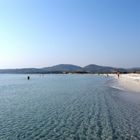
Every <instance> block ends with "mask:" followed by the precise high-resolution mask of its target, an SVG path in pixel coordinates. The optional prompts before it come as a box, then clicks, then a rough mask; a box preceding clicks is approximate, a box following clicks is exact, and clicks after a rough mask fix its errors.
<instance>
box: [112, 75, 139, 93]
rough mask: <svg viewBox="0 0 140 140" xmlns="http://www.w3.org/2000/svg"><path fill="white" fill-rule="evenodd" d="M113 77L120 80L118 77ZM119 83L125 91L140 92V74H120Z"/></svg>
mask: <svg viewBox="0 0 140 140" xmlns="http://www.w3.org/2000/svg"><path fill="white" fill-rule="evenodd" d="M112 76H113V77H114V78H116V79H118V77H117V75H112ZM118 83H119V84H120V86H122V87H124V88H125V89H128V90H131V91H135V92H140V74H120V78H119V79H118Z"/></svg>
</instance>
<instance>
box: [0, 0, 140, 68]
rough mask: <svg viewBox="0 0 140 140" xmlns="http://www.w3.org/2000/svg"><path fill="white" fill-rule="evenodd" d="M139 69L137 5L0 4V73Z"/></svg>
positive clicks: (83, 0) (82, 0) (122, 1)
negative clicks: (70, 66)
mask: <svg viewBox="0 0 140 140" xmlns="http://www.w3.org/2000/svg"><path fill="white" fill-rule="evenodd" d="M60 63H61V64H62V63H68V64H76V65H80V66H85V65H87V64H91V63H92V64H99V65H110V66H117V67H140V0H0V68H21V67H46V66H52V65H55V64H60Z"/></svg>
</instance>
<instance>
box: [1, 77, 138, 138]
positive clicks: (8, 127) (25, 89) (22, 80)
mask: <svg viewBox="0 0 140 140" xmlns="http://www.w3.org/2000/svg"><path fill="white" fill-rule="evenodd" d="M26 77H27V75H0V140H140V94H138V93H129V92H127V91H123V90H119V89H117V88H114V87H115V86H114V85H113V84H115V81H114V80H113V79H112V78H110V77H103V76H93V75H45V76H42V75H31V80H29V81H28V80H27V79H26ZM112 85H113V86H112Z"/></svg>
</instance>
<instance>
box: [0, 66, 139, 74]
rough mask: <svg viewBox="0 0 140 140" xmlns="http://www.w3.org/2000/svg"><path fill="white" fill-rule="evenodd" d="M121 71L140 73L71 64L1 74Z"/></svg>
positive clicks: (131, 70)
mask: <svg viewBox="0 0 140 140" xmlns="http://www.w3.org/2000/svg"><path fill="white" fill-rule="evenodd" d="M117 71H120V72H121V73H130V72H136V73H140V68H131V69H124V68H114V67H109V66H99V65H95V64H90V65H87V66H85V67H80V66H76V65H70V64H60V65H55V66H52V67H45V68H40V69H39V68H38V69H37V68H23V69H0V73H1V74H4V73H5V74H6V73H8V74H39V73H40V74H47V73H69V72H70V73H114V72H117Z"/></svg>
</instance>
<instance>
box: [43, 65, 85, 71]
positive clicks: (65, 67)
mask: <svg viewBox="0 0 140 140" xmlns="http://www.w3.org/2000/svg"><path fill="white" fill-rule="evenodd" d="M42 70H43V71H48V72H53V71H57V72H75V71H82V67H80V66H76V65H70V64H59V65H56V66H52V67H47V68H43V69H42Z"/></svg>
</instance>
